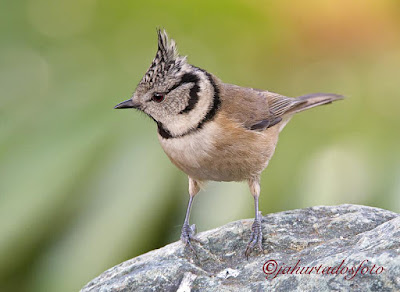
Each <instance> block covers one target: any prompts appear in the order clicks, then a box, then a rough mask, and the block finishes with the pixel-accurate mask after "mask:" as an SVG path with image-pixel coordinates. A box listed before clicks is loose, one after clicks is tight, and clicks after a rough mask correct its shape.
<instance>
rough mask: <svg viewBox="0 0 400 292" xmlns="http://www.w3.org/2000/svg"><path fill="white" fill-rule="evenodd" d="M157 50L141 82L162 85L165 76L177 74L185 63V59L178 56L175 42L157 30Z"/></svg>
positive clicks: (162, 31) (165, 33)
mask: <svg viewBox="0 0 400 292" xmlns="http://www.w3.org/2000/svg"><path fill="white" fill-rule="evenodd" d="M157 34H158V50H157V54H156V56H155V58H154V60H153V62H152V63H151V66H150V68H149V69H148V70H147V72H146V74H145V75H144V77H143V79H142V82H146V83H149V84H154V83H162V82H163V81H164V79H165V76H166V75H167V74H177V73H178V72H179V71H181V69H182V66H183V65H184V64H185V63H186V57H182V56H179V54H178V49H177V47H176V44H175V41H174V40H173V39H171V40H170V39H169V38H168V35H167V32H166V31H165V30H161V29H158V30H157Z"/></svg>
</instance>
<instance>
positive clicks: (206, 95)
mask: <svg viewBox="0 0 400 292" xmlns="http://www.w3.org/2000/svg"><path fill="white" fill-rule="evenodd" d="M188 73H193V70H191V71H190V72H188ZM195 74H196V75H197V76H198V77H199V83H198V86H199V92H198V93H197V95H198V102H197V104H196V105H195V107H194V108H193V109H192V110H191V111H190V112H188V113H181V114H176V115H173V116H170V117H167V118H166V121H165V122H164V123H163V125H164V127H166V128H167V129H168V131H169V132H170V133H171V134H172V136H179V135H182V134H184V133H186V132H188V131H190V130H192V129H195V128H196V127H197V126H198V125H199V124H200V122H201V121H202V120H203V119H204V118H205V116H206V115H207V113H208V111H209V110H210V109H211V107H212V106H213V100H214V98H213V97H214V88H213V86H212V84H211V83H210V81H209V80H208V78H207V76H206V75H205V74H204V73H203V72H201V71H196V72H195ZM190 88H191V87H190ZM187 90H190V89H187Z"/></svg>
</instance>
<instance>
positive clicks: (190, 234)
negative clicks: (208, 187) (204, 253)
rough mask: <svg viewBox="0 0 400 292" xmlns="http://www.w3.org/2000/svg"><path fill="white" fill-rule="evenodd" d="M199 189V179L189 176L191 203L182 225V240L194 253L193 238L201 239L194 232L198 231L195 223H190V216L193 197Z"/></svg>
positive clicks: (194, 239)
mask: <svg viewBox="0 0 400 292" xmlns="http://www.w3.org/2000/svg"><path fill="white" fill-rule="evenodd" d="M199 190H200V188H199V185H198V183H197V181H195V180H193V179H192V178H191V177H189V203H188V206H187V209H186V216H185V221H184V222H183V226H182V232H181V240H182V242H183V243H184V244H186V245H187V246H189V247H190V249H191V250H192V251H193V252H194V253H195V250H194V248H193V246H192V243H191V240H193V241H199V240H198V239H197V238H195V237H194V234H195V233H196V225H195V224H192V225H189V218H190V210H191V208H192V202H193V198H194V196H195V195H196V194H197V193H198V192H199Z"/></svg>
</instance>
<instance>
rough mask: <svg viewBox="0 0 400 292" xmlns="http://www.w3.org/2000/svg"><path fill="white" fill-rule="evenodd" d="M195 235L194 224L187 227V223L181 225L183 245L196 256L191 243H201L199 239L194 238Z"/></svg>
mask: <svg viewBox="0 0 400 292" xmlns="http://www.w3.org/2000/svg"><path fill="white" fill-rule="evenodd" d="M195 233H196V225H195V224H192V225H189V224H188V223H183V226H182V232H181V240H182V242H183V243H184V244H185V246H188V247H189V248H190V249H191V250H192V251H193V253H194V254H195V255H196V251H195V250H194V248H193V245H192V241H196V242H200V243H201V241H200V240H199V239H197V238H196V237H194V235H195ZM196 256H197V255H196Z"/></svg>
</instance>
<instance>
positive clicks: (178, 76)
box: [116, 31, 343, 256]
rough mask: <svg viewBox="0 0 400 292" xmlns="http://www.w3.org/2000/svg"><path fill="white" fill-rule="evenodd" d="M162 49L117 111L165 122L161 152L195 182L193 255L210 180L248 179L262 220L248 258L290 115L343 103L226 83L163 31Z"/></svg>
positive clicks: (188, 234)
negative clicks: (266, 179)
mask: <svg viewBox="0 0 400 292" xmlns="http://www.w3.org/2000/svg"><path fill="white" fill-rule="evenodd" d="M158 37H159V39H158V51H157V54H156V57H155V59H154V61H153V63H152V65H151V66H150V68H149V70H148V71H147V73H146V74H145V75H144V77H143V79H142V81H141V82H140V83H139V85H138V87H137V89H136V91H135V93H134V95H133V96H132V98H131V99H129V100H127V101H125V102H122V103H120V104H119V105H117V106H116V108H136V109H139V110H141V111H143V112H145V113H146V114H147V115H149V116H150V117H151V118H152V119H153V120H154V121H155V122H156V123H157V125H158V138H159V141H160V144H161V146H162V148H163V149H164V151H165V153H166V154H167V156H168V157H169V159H170V160H171V162H172V163H173V164H174V165H176V166H177V167H178V168H179V169H181V170H182V171H183V172H185V173H186V174H187V175H188V177H189V195H190V197H189V198H190V199H189V204H188V208H187V212H186V217H185V221H184V224H183V227H182V235H181V239H182V241H183V242H184V243H186V244H187V245H188V246H189V247H190V248H191V249H192V250H193V247H192V245H191V240H195V237H194V225H192V226H190V225H189V216H190V209H191V205H192V201H193V198H194V196H195V195H196V194H197V193H198V192H199V190H200V185H201V184H202V183H203V182H204V181H208V180H214V181H247V182H248V184H249V187H250V191H251V194H252V195H253V197H254V204H255V220H254V223H253V226H252V234H251V238H250V241H249V244H248V246H247V249H246V252H245V254H246V255H247V256H248V255H249V253H250V252H251V251H252V250H253V248H254V247H255V246H258V247H259V248H260V249H262V232H261V214H260V212H259V211H258V198H259V195H260V184H259V181H260V175H261V172H262V171H263V170H264V169H265V168H266V167H267V165H268V162H269V160H270V159H271V157H272V155H273V154H274V151H275V147H276V144H277V142H278V135H279V133H280V131H281V130H282V129H283V128H284V127H285V125H286V124H287V123H288V122H289V120H290V119H291V117H292V116H293V115H294V114H295V113H298V112H301V111H304V110H306V109H309V108H312V107H315V106H319V105H323V104H327V103H331V102H332V101H335V100H338V99H342V98H343V97H342V96H341V95H336V94H326V93H315V94H309V95H304V96H300V97H298V98H289V97H286V96H283V95H279V94H276V93H273V92H269V91H265V90H258V89H252V88H245V87H240V86H237V85H232V84H226V83H223V82H222V81H220V80H219V79H218V78H217V77H215V76H214V75H212V74H210V73H208V72H207V71H205V70H203V69H200V68H197V67H195V66H192V65H190V64H188V63H187V62H186V58H185V57H181V56H179V55H178V53H177V49H176V46H175V43H174V42H173V41H171V42H169V41H168V37H167V34H166V33H165V31H164V32H161V31H158Z"/></svg>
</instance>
